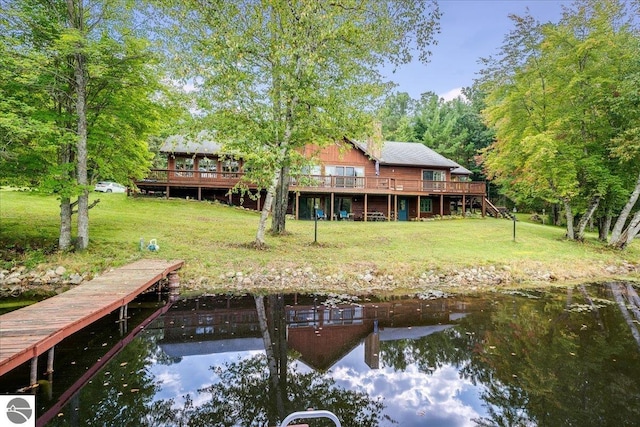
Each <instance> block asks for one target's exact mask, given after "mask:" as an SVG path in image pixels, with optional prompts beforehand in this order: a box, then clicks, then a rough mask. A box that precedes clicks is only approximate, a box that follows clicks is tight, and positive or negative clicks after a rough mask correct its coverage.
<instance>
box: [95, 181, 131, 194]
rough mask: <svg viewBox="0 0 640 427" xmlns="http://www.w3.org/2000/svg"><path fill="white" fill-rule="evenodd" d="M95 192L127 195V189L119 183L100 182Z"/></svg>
mask: <svg viewBox="0 0 640 427" xmlns="http://www.w3.org/2000/svg"><path fill="white" fill-rule="evenodd" d="M93 190H94V191H101V192H103V193H125V192H126V191H127V187H125V186H124V185H122V184H118V183H117V182H111V181H100V182H99V183H97V184H96V186H95V188H94V189H93Z"/></svg>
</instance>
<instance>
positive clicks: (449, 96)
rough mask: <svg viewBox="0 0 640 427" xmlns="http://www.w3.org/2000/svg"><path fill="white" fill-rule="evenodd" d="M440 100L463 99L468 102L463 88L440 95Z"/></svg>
mask: <svg viewBox="0 0 640 427" xmlns="http://www.w3.org/2000/svg"><path fill="white" fill-rule="evenodd" d="M438 96H439V97H440V98H442V99H444V100H445V101H451V100H452V99H456V98H458V97H459V98H462V99H463V100H465V101H466V99H467V98H466V97H465V96H464V95H463V94H462V88H461V87H457V88H455V89H451V90H450V91H448V92H445V93H442V94H440V95H438Z"/></svg>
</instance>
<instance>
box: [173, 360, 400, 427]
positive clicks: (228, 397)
mask: <svg viewBox="0 0 640 427" xmlns="http://www.w3.org/2000/svg"><path fill="white" fill-rule="evenodd" d="M287 369H288V374H287V375H288V378H289V381H288V383H287V390H286V396H287V401H286V402H285V410H286V411H287V412H288V413H289V412H294V411H297V410H304V409H306V408H316V409H327V410H329V411H332V412H334V413H335V414H336V415H337V416H338V418H339V419H340V420H341V422H342V425H343V426H345V427H348V426H352V427H356V426H378V425H380V420H379V417H380V413H381V412H382V409H383V404H382V402H381V401H379V400H373V399H371V398H370V397H369V396H368V395H367V394H366V393H361V392H354V391H349V390H344V389H341V388H339V387H337V386H336V385H335V381H334V380H333V379H331V378H328V377H325V376H324V375H323V374H321V373H318V372H309V373H304V374H303V373H299V372H295V370H294V369H293V365H292V364H289V366H288V368H287ZM215 372H216V373H217V374H218V376H219V382H217V383H216V384H213V385H211V386H210V387H207V388H205V389H202V390H200V393H203V394H207V396H208V397H209V398H208V400H207V402H206V403H204V404H201V405H199V406H198V407H197V408H186V409H187V412H188V413H187V414H185V415H186V416H187V418H188V419H189V424H188V425H189V426H211V425H215V426H229V427H230V426H234V425H242V426H268V425H272V426H273V425H276V422H275V420H276V419H278V418H279V416H278V410H277V408H276V407H275V406H274V405H273V399H272V398H271V396H270V393H269V389H270V388H269V382H270V379H269V378H268V372H269V369H268V367H267V360H266V356H264V355H259V356H254V357H251V358H249V359H246V360H242V361H238V362H234V363H229V364H227V365H226V366H225V367H224V368H219V369H216V370H215ZM280 419H281V418H280ZM385 421H387V422H390V420H388V419H385ZM385 425H387V424H385Z"/></svg>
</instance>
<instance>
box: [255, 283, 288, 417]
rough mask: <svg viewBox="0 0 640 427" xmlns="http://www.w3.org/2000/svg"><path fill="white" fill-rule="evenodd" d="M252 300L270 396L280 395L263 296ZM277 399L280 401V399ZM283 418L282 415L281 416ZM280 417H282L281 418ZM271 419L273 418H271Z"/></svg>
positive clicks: (282, 409) (278, 408)
mask: <svg viewBox="0 0 640 427" xmlns="http://www.w3.org/2000/svg"><path fill="white" fill-rule="evenodd" d="M254 300H255V302H256V310H257V312H258V324H259V325H260V333H261V334H262V342H263V343H264V349H265V352H266V356H267V366H268V368H269V384H270V386H271V390H270V393H269V395H270V396H272V397H273V396H278V395H280V396H281V392H282V391H281V390H279V386H280V384H279V381H278V362H277V360H276V355H275V353H274V347H273V344H274V343H273V341H272V340H271V335H270V334H269V325H268V323H267V311H266V310H265V308H264V297H262V296H258V295H256V296H254ZM276 400H279V401H280V402H281V403H282V402H283V401H282V399H281V398H280V399H276ZM277 411H278V413H279V414H280V413H284V406H282V407H280V406H278V407H277ZM282 417H283V418H284V416H282ZM281 419H282V418H281ZM271 421H273V420H271Z"/></svg>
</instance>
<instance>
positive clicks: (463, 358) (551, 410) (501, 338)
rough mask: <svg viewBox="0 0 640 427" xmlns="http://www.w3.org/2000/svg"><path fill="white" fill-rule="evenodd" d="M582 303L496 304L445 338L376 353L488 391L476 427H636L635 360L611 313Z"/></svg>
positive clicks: (639, 380) (639, 406)
mask: <svg viewBox="0 0 640 427" xmlns="http://www.w3.org/2000/svg"><path fill="white" fill-rule="evenodd" d="M599 289H600V288H599ZM600 292H603V291H602V289H600ZM595 296H596V297H600V298H602V297H604V296H605V295H604V294H603V293H601V294H597V295H595ZM574 298H575V299H576V301H574V300H573V299H574ZM583 298H585V299H586V301H583V300H578V299H577V297H575V296H573V295H572V294H571V293H570V292H569V293H568V298H567V299H568V301H563V300H561V299H553V298H551V297H549V298H542V299H537V298H518V299H514V298H511V297H504V298H499V299H497V300H496V301H495V303H494V309H492V310H491V311H490V312H489V311H485V312H482V313H473V314H471V315H469V316H467V317H466V318H464V319H463V320H462V321H461V322H460V324H459V325H458V326H457V327H455V328H451V329H448V330H446V331H443V332H442V333H438V334H432V335H429V336H427V337H424V338H421V339H418V340H400V341H391V342H383V343H381V354H382V359H383V361H384V363H385V364H387V365H389V366H392V367H394V368H396V369H404V368H405V367H406V366H407V365H408V364H416V365H417V366H418V367H419V369H420V370H421V371H422V372H426V373H431V372H433V371H434V370H435V369H437V368H438V367H441V366H443V365H447V364H450V365H454V366H456V367H457V368H458V370H459V372H460V375H461V376H463V377H466V378H470V379H471V380H472V381H474V382H475V383H482V384H484V385H485V387H486V389H485V391H484V392H483V396H482V397H483V399H484V401H485V402H486V404H487V409H488V416H487V417H486V418H483V419H482V420H477V423H478V424H480V425H485V426H514V425H540V426H556V425H580V426H589V425H592V426H602V425H615V426H624V425H634V424H637V420H638V419H640V354H639V353H638V350H637V348H636V347H635V346H634V341H633V340H632V339H631V338H630V337H629V330H628V328H626V324H625V323H624V321H623V319H622V317H621V315H620V313H619V311H618V310H617V309H616V306H615V305H610V304H608V305H603V306H601V307H599V308H598V307H596V308H594V305H593V304H592V303H591V301H589V299H588V298H587V296H586V295H583ZM590 303H591V304H590ZM588 306H590V308H588V309H585V307H588ZM576 307H577V308H576Z"/></svg>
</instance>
